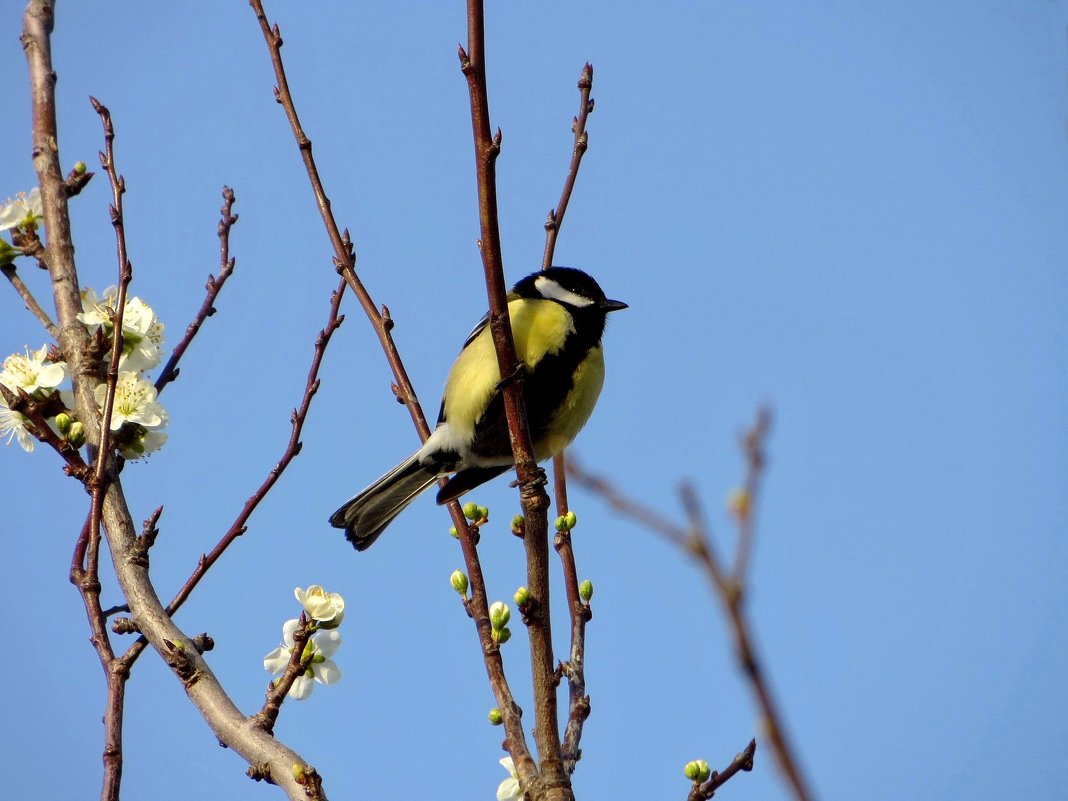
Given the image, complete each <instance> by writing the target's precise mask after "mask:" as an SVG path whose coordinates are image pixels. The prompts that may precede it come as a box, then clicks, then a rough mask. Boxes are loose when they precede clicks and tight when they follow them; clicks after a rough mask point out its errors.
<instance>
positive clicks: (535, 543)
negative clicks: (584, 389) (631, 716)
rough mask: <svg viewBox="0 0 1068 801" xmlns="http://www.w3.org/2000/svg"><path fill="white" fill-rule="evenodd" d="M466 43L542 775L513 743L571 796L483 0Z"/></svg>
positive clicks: (526, 777) (536, 777)
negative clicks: (501, 214) (519, 516)
mask: <svg viewBox="0 0 1068 801" xmlns="http://www.w3.org/2000/svg"><path fill="white" fill-rule="evenodd" d="M467 40H468V48H467V50H466V51H465V50H464V48H463V47H460V48H459V57H460V69H461V71H462V72H463V74H464V76H465V77H466V78H467V88H468V95H469V98H470V104H471V130H472V134H473V137H474V146H475V171H476V176H477V184H478V212H479V214H478V216H479V227H480V229H481V234H482V238H481V239H480V240H479V251H480V253H481V255H482V267H483V272H484V273H485V278H486V292H487V295H488V297H489V309H490V313H489V326H490V333H491V335H492V338H493V345H494V349H495V350H496V353H497V364H498V367H499V369H500V375H501V376H502V377H503V380H502V382H501V383H502V394H503V396H504V410H505V416H506V417H507V420H508V433H509V438H510V440H511V446H512V454H513V456H514V458H515V466H516V478H517V480H518V483H519V497H520V503H521V504H522V507H523V517H524V536H523V542H524V545H525V546H526V556H527V588H528V589H529V591H530V594H531V603H530V607H529V609H528V610H527V611H526V613H525V615H524V619H525V620H526V621H527V624H528V625H527V631H528V634H529V637H530V665H531V682H532V684H533V688H534V707H535V708H534V715H535V719H534V738H535V741H536V742H537V745H538V757H539V760H540V765H539V766H538V769H537V772H535V766H534V764H533V760H532V758H531V757H530V755H529V753H528V752H527V753H525V749H524V748H522V747H521V746H520V744H518V743H515V742H511V741H510V742H509V746H510V748H511V754H512V759H513V761H514V763H515V766H516V770H517V773H518V775H519V779H520V783H521V784H522V786H523V787H524V789H525V790H526V791H527V792H528V793H530V794H531V795H532V797H534V798H539V799H541V798H545V799H549V798H559V799H570V798H573V795H572V793H571V783H570V778H569V777H568V774H567V771H566V770H565V769H564V765H563V759H562V757H561V752H560V731H559V728H558V727H559V723H558V719H557V699H556V677H555V671H554V667H553V663H554V657H553V649H552V629H551V624H550V614H549V610H550V598H549V535H548V507H549V498H548V496H547V495H546V494H545V488H544V484H545V478H544V476H545V474H544V472H542V470H541V469H540V468H539V467H538V465H537V460H536V459H535V457H534V446H533V443H532V441H531V437H530V431H529V427H528V424H527V413H526V406H525V402H524V398H523V385H522V378H523V374H522V372H521V371H520V369H519V363H518V359H517V357H516V350H515V343H514V342H513V341H512V329H511V322H510V320H509V317H508V301H507V297H506V291H505V284H504V263H503V259H502V256H501V242H500V230H499V227H498V220H497V184H496V162H497V156H498V154H499V153H500V149H501V132H500V130H498V131H497V133H496V134H495V135H493V134H491V133H490V114H489V98H488V92H487V89H486V58H485V9H484V7H483V3H482V0H468V2H467Z"/></svg>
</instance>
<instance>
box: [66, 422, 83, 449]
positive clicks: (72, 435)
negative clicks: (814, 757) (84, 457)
mask: <svg viewBox="0 0 1068 801" xmlns="http://www.w3.org/2000/svg"><path fill="white" fill-rule="evenodd" d="M67 441H68V442H69V443H70V444H71V445H73V446H74V447H75V448H80V447H82V445H84V444H85V423H83V422H82V421H81V420H75V421H74V422H73V423H71V424H70V430H69V431H68V432H67Z"/></svg>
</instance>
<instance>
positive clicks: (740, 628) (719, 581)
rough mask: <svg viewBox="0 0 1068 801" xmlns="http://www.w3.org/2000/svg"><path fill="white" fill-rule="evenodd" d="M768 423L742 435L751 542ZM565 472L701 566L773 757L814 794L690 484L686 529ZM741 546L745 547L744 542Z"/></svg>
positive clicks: (762, 415)
mask: <svg viewBox="0 0 1068 801" xmlns="http://www.w3.org/2000/svg"><path fill="white" fill-rule="evenodd" d="M770 425H771V415H770V412H769V411H768V410H766V409H761V410H760V411H759V412H758V414H757V419H756V422H755V423H754V425H753V426H752V428H750V429H749V431H748V432H747V433H746V435H745V437H744V438H743V446H744V449H745V452H746V459H747V479H746V493H747V496H746V498H745V499H744V504H745V507H744V508H745V509H746V510H747V512H746V514H745V515H741V514H738V512H737V510H736V512H735V517H736V520H737V521H738V523H739V527H740V531H739V538H740V539H741V538H745V539H747V541H749V542H751V539H752V536H753V532H752V529H751V528H748V529H747V528H744V527H743V525H745V526H751V519H752V509H753V508H754V507H755V506H756V503H757V500H758V498H757V491H758V489H759V486H760V480H761V478H762V475H763V468H764V465H765V460H764V439H765V437H766V436H767V433H768V430H769V428H770ZM569 472H570V475H571V478H572V479H573V480H575V481H577V482H578V483H579V484H580V485H582V486H584V487H586V488H587V489H588V490H590V491H591V492H593V493H594V494H596V495H598V496H600V497H601V498H602V499H603V500H604V501H605V502H607V503H608V504H609V505H610V506H611V507H612V508H614V509H616V510H617V511H619V512H620V513H622V514H624V515H626V516H627V517H630V518H631V519H633V520H636V521H638V522H639V523H641V524H642V525H644V526H645V527H646V528H648V529H649V530H651V531H653V532H654V533H656V534H659V535H660V536H661V537H663V538H664V539H666V540H668V541H669V542H671V543H672V544H674V545H675V546H677V547H679V548H681V549H682V550H683V551H684V552H686V553H687V554H689V555H690V556H691V557H692V558H693V559H694V561H695V562H696V563H697V565H698V566H699V567H700V568H701V569H702V570H704V572H705V574H706V575H707V577H708V580H709V583H710V584H711V585H712V588H713V589H714V590H715V592H716V594H717V595H718V596H719V598H720V601H721V603H722V604H723V608H724V609H725V610H726V612H727V620H728V622H729V625H730V630H731V635H732V636H733V638H734V644H735V652H736V655H737V659H738V663H739V665H740V667H741V668H742V671H743V673H744V674H745V677H746V681H747V683H748V685H749V689H750V691H751V692H752V694H753V696H754V698H755V700H756V704H757V707H758V708H759V709H760V714H761V717H762V719H763V722H764V728H765V729H766V731H767V737H768V740H769V741H770V742H771V746H772V750H773V752H774V753H775V758H776V761H777V762H778V764H779V767H780V769H781V770H782V772H783V775H784V777H785V780H786V782H787V784H788V785H789V787H790V789H791V791H792V792H793V795H794V797H795V798H796V799H797V800H798V801H809V799H811V798H812V794H811V792H810V791H809V789H808V786H807V784H806V782H805V780H804V778H803V777H802V775H801V770H800V767H799V763H798V760H797V758H796V757H795V756H794V750H793V748H792V747H791V746H790V744H789V742H788V739H787V735H786V730H785V726H784V724H783V722H782V714H781V713H780V712H779V710H778V707H777V705H776V704H775V701H774V699H773V697H772V693H771V687H770V684H769V681H768V679H767V677H766V675H765V671H764V669H763V666H762V665H761V662H760V658H759V656H758V654H757V651H756V647H755V646H754V644H753V635H752V625H751V624H750V622H749V620H748V617H747V615H746V613H745V604H744V601H745V596H744V592H743V583H742V582H743V581H744V576H743V575H742V574H741V573H740V572H739V570H738V565H737V564H736V565H735V566H734V568H733V569H731V570H726V569H724V567H723V566H722V565H721V563H720V560H719V558H718V556H717V555H716V552H715V548H714V545H713V542H712V536H711V532H710V528H709V526H708V525H707V523H706V522H705V520H704V515H703V514H702V512H701V508H700V504H699V502H698V500H697V496H696V494H695V493H694V491H693V489H692V488H691V487H689V486H688V485H683V486H682V488H681V495H682V503H683V507H684V509H685V512H686V515H687V518H688V523H689V530H685V529H683V528H681V527H679V526H677V525H675V524H674V523H672V522H671V521H669V520H667V519H665V518H664V517H662V516H661V515H660V514H659V513H658V512H656V511H654V510H652V509H650V508H649V507H647V506H644V505H642V504H640V503H637V502H636V501H633V500H631V499H629V498H627V497H626V496H624V495H623V494H622V493H621V492H620V491H618V490H617V489H615V488H614V487H612V486H611V485H610V484H609V483H608V482H607V481H605V480H604V479H602V478H598V477H595V476H592V475H590V474H588V473H585V472H584V471H583V470H581V469H580V468H579V467H578V466H577V465H575V464H574V462H572V464H571V466H570V471H569ZM744 548H745V549H747V548H748V544H746V545H745V546H744ZM746 553H747V551H746V550H744V549H743V550H740V551H739V555H740V558H742V559H745V558H746V556H745V554H746ZM743 567H744V563H743Z"/></svg>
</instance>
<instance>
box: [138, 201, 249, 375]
mask: <svg viewBox="0 0 1068 801" xmlns="http://www.w3.org/2000/svg"><path fill="white" fill-rule="evenodd" d="M222 195H223V205H222V208H220V209H219V213H220V214H221V215H222V217H221V218H220V219H219V229H218V230H219V277H218V278H216V277H215V276H214V275H208V283H207V285H206V286H205V289H207V292H208V293H207V295H206V296H205V298H204V302H203V303H201V304H200V310H199V311H198V312H197V314H196V316H195V317H194V318H193V322H191V323H190V324H189V326H188V327H187V328H186V329H185V336H183V337H182V341H181V342H179V343H178V344H177V345H176V346H175V348H174V350H173V351H172V352H171V357H170V358H169V359H167V363H166V364H165V365H163V369H162V370H161V371H160V374H159V377H158V378H157V379H156V392H162V391H163V388H164V387H165V386H167V384H169V383H170V382H172V381H174V380H175V379H176V378H177V377H178V372H179V370H178V362H179V361H180V360H181V358H182V356H183V355H184V354H185V351H186V349H187V348H188V347H189V345H190V344H191V343H192V341H193V337H195V336H196V335H197V332H198V331H199V330H200V326H202V325H203V324H204V321H205V320H206V319H208V318H209V317H211V316H212V315H213V314H215V298H217V297H218V296H219V292H221V291H222V288H223V284H225V283H226V279H227V278H229V277H230V275H231V274H232V273H233V271H234V266H235V265H236V264H237V260H236V259H234V258H231V256H230V229H231V228H233V227H234V223H236V222H237V220H238V217H239V216H240V215H238V214H233V213H232V212H233V208H234V199H235V198H234V190H233V189H231V188H230V187H228V186H224V187H223V192H222Z"/></svg>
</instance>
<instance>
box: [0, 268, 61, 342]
mask: <svg viewBox="0 0 1068 801" xmlns="http://www.w3.org/2000/svg"><path fill="white" fill-rule="evenodd" d="M0 272H2V273H3V274H4V277H5V278H7V280H8V281H10V282H11V286H12V287H14V289H15V291H16V292H18V294H19V297H20V298H22V302H23V303H25V304H26V310H27V311H29V312H30V314H32V315H33V316H34V317H36V318H37V319H38V321H40V323H41V325H43V326H44V327H45V330H46V331H47V332H48V333H49V334H51V335H52V337H53V338H55V337H56V336H58V335H59V329H58V328H56V324H55V323H53V322H52V318H50V317H49V316H48V312H46V311H45V310H44V309H43V308H41V304H40V303H38V302H37V298H35V297H34V296H33V293H32V292H31V291H30V288H29V287H28V286H26V283H25V282H24V281H23V280H22V278H21V277H20V276H19V274H18V271H17V270H16V269H15V265H14V264H5V265H4V266H3V267H0Z"/></svg>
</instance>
